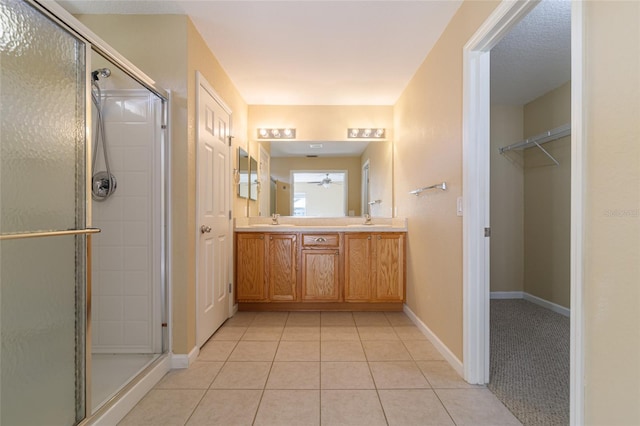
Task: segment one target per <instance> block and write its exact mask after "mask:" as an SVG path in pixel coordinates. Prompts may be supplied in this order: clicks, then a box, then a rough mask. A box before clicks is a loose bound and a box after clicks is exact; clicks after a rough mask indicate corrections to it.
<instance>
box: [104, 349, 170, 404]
mask: <svg viewBox="0 0 640 426" xmlns="http://www.w3.org/2000/svg"><path fill="white" fill-rule="evenodd" d="M158 356H159V355H158V354H92V355H91V412H92V413H94V412H95V411H96V410H97V409H98V408H100V407H101V406H102V405H103V404H104V403H105V402H107V401H109V399H111V397H113V395H115V394H116V393H117V392H118V391H119V390H120V389H122V388H123V387H124V386H125V385H126V384H127V383H129V381H130V380H131V379H132V378H134V377H135V376H137V375H138V374H139V373H140V372H141V371H142V370H143V369H144V368H146V367H147V366H148V365H149V364H151V362H153V361H154V360H155V359H156V358H158Z"/></svg>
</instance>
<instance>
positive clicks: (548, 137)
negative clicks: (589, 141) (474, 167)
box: [498, 123, 571, 155]
mask: <svg viewBox="0 0 640 426" xmlns="http://www.w3.org/2000/svg"><path fill="white" fill-rule="evenodd" d="M570 134H571V123H567V124H564V125H562V126H560V127H556V128H554V129H551V130H548V131H546V132H543V133H540V134H538V135H535V136H533V137H530V138H528V139H525V140H523V141H520V142H516V143H513V144H511V145H507V146H503V147H502V148H498V150H499V151H500V154H504V153H505V152H507V151H512V150H514V149H525V148H529V147H531V146H537V147H538V148H540V149H542V147H541V146H540V145H541V144H544V143H547V142H551V141H554V140H556V139H560V138H563V137H565V136H568V135H570ZM543 151H544V149H543ZM545 153H546V151H545ZM546 154H547V155H550V154H549V153H546Z"/></svg>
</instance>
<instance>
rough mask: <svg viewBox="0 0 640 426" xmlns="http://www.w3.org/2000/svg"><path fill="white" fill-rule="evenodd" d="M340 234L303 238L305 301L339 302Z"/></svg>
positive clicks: (303, 292) (303, 288) (305, 236)
mask: <svg viewBox="0 0 640 426" xmlns="http://www.w3.org/2000/svg"><path fill="white" fill-rule="evenodd" d="M340 249H341V245H340V234H337V233H335V234H317V235H316V234H302V250H301V253H300V256H301V258H302V261H301V263H302V274H301V282H302V286H301V287H302V290H301V292H302V301H313V302H339V301H341V300H342V297H341V294H342V292H341V286H340V259H341V256H340Z"/></svg>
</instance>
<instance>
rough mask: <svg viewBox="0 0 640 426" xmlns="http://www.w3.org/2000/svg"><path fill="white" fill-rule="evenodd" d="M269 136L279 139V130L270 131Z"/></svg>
mask: <svg viewBox="0 0 640 426" xmlns="http://www.w3.org/2000/svg"><path fill="white" fill-rule="evenodd" d="M271 134H272V135H273V137H274V138H279V137H280V130H278V129H272V130H271Z"/></svg>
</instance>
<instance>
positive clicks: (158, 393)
mask: <svg viewBox="0 0 640 426" xmlns="http://www.w3.org/2000/svg"><path fill="white" fill-rule="evenodd" d="M120 424H121V425H153V426H160V425H188V426H195V425H225V426H229V425H274V426H279V425H296V426H298V425H320V424H322V425H341V426H342V425H366V426H373V425H403V426H404V425H475V426H482V425H491V426H494V425H519V424H520V423H519V422H518V420H517V419H516V418H515V417H514V416H513V415H512V414H511V413H510V412H509V411H508V410H507V409H506V408H505V407H504V405H502V403H501V402H500V401H498V399H497V398H496V397H495V396H494V395H493V394H492V393H491V392H490V391H489V390H488V389H486V388H485V387H482V386H471V385H469V384H467V383H466V382H464V381H463V380H462V379H461V378H460V377H459V376H458V374H457V373H456V372H455V371H454V370H453V369H452V368H451V367H450V366H449V364H448V363H447V362H446V361H444V359H443V358H442V357H441V356H440V354H439V353H438V351H437V350H436V349H435V348H434V347H433V345H432V344H431V343H430V342H429V341H428V340H427V339H426V338H425V337H424V335H423V334H422V333H421V332H420V330H419V329H418V328H417V327H416V326H415V325H413V324H412V322H411V320H410V319H409V318H408V317H407V316H406V315H405V314H404V313H401V312H394V313H382V312H372V313H361V312H353V313H351V312H322V313H320V312H308V313H307V312H305V313H300V312H291V313H287V312H284V313H281V312H265V313H253V312H238V313H237V314H236V315H235V316H234V317H233V318H230V319H229V320H228V321H227V322H226V323H225V324H224V325H223V326H222V327H221V328H220V329H219V330H218V331H217V332H216V333H215V334H214V335H213V336H212V337H211V339H210V340H209V341H208V342H207V343H206V344H205V345H204V346H203V347H202V349H201V351H200V355H199V357H198V359H197V361H196V362H195V363H194V364H193V365H192V366H191V367H190V368H188V369H184V370H173V371H171V372H169V373H168V374H167V375H166V376H165V377H164V378H163V379H162V380H161V381H160V383H158V384H157V385H156V387H155V388H154V389H153V390H151V392H149V393H148V394H147V395H146V396H145V397H144V399H142V401H140V403H139V404H138V405H137V406H136V407H134V408H133V410H132V411H131V412H130V413H129V414H128V415H127V417H125V418H124V419H123V421H122V422H121V423H120Z"/></svg>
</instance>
